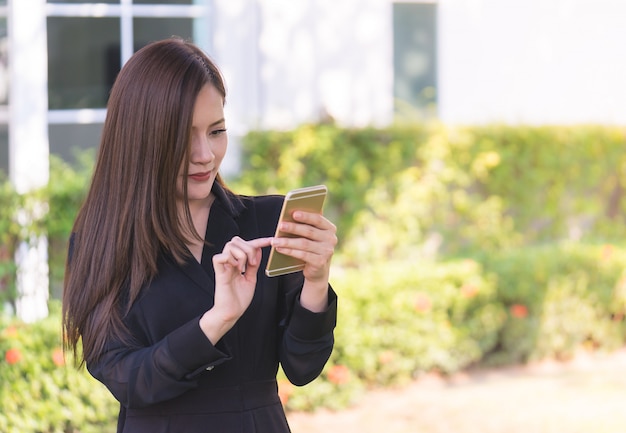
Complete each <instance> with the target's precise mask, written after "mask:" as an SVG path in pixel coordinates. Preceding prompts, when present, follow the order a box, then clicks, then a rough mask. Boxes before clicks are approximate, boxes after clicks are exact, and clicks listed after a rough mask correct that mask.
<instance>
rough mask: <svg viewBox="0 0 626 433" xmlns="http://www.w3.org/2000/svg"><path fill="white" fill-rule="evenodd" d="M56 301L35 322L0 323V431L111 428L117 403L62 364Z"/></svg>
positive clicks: (63, 432)
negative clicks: (46, 316)
mask: <svg viewBox="0 0 626 433" xmlns="http://www.w3.org/2000/svg"><path fill="white" fill-rule="evenodd" d="M60 324H61V320H60V305H59V303H58V302H53V303H52V304H51V314H50V316H49V317H48V318H47V319H45V320H41V321H39V322H37V323H35V324H24V323H21V322H19V321H17V320H15V319H12V320H11V319H8V318H6V317H2V320H1V321H0V355H1V356H2V359H0V408H2V410H0V431H2V432H4V433H29V432H37V433H78V432H81V433H88V432H94V433H95V432H98V433H102V432H107V431H108V432H114V431H115V422H114V420H115V415H116V413H117V411H118V410H119V405H118V404H117V402H116V401H115V400H114V399H113V398H112V397H111V395H110V394H109V392H108V390H106V388H105V387H104V386H103V385H102V384H100V383H99V382H97V381H96V380H95V379H93V378H92V377H91V376H89V374H88V373H87V372H86V371H85V370H77V369H75V368H74V367H73V366H72V365H66V362H65V358H64V354H63V350H62V349H61V325H60Z"/></svg>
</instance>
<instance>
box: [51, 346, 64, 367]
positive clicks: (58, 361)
mask: <svg viewBox="0 0 626 433" xmlns="http://www.w3.org/2000/svg"><path fill="white" fill-rule="evenodd" d="M52 362H54V365H56V366H57V367H63V366H64V365H65V354H64V353H63V349H61V348H60V347H57V348H56V349H54V350H53V351H52Z"/></svg>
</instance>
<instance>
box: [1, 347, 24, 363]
mask: <svg viewBox="0 0 626 433" xmlns="http://www.w3.org/2000/svg"><path fill="white" fill-rule="evenodd" d="M4 359H5V360H6V362H7V364H9V365H13V364H17V363H18V362H20V361H21V360H22V353H21V352H20V351H19V349H15V348H13V349H9V350H7V352H6V353H5V354H4Z"/></svg>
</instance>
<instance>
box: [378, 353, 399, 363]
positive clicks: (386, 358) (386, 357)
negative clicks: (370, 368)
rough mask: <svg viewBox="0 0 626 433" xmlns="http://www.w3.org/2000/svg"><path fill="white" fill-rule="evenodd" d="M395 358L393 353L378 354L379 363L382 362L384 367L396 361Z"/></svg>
mask: <svg viewBox="0 0 626 433" xmlns="http://www.w3.org/2000/svg"><path fill="white" fill-rule="evenodd" d="M395 357H396V355H395V354H394V353H393V351H391V350H385V351H383V352H380V353H379V354H378V362H380V363H381V364H383V365H385V364H389V363H390V362H391V361H393V360H394V358H395Z"/></svg>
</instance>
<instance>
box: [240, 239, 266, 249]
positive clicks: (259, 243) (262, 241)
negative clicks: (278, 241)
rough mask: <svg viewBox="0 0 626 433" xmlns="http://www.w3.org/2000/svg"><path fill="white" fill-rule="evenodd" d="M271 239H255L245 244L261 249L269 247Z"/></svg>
mask: <svg viewBox="0 0 626 433" xmlns="http://www.w3.org/2000/svg"><path fill="white" fill-rule="evenodd" d="M272 239H273V238H257V239H252V240H250V241H246V242H247V243H248V244H249V245H250V246H252V247H254V248H263V247H269V246H270V245H271V244H272Z"/></svg>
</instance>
